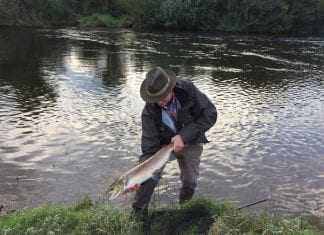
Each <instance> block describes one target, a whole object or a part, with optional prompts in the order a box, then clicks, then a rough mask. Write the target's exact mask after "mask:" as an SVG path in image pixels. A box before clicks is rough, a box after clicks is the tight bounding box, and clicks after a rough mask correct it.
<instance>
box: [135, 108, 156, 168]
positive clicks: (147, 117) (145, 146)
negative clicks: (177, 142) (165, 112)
mask: <svg viewBox="0 0 324 235" xmlns="http://www.w3.org/2000/svg"><path fill="white" fill-rule="evenodd" d="M155 122H156V121H155V116H154V111H153V110H151V109H150V108H149V107H148V105H145V107H144V109H143V111H142V141H141V148H142V155H141V156H140V159H139V161H140V162H142V161H144V160H146V159H147V158H149V157H151V156H152V155H153V154H154V153H156V152H157V151H158V150H159V149H160V148H161V140H160V134H159V130H158V129H157V126H156V124H155Z"/></svg>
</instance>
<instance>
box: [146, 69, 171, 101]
mask: <svg viewBox="0 0 324 235" xmlns="http://www.w3.org/2000/svg"><path fill="white" fill-rule="evenodd" d="M176 83H177V77H176V75H175V73H174V72H172V71H170V70H166V69H165V70H164V69H162V68H160V67H156V68H152V69H151V70H150V71H148V72H147V73H146V78H145V79H144V81H143V82H142V85H141V89H140V93H141V97H142V99H143V100H144V101H145V102H148V103H157V102H158V101H160V100H162V99H164V98H165V97H166V96H167V95H168V94H169V93H170V92H171V91H172V90H173V88H174V86H175V84H176Z"/></svg>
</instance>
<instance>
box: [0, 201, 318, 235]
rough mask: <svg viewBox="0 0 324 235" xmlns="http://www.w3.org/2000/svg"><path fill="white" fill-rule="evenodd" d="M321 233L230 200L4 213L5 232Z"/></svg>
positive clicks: (0, 227)
mask: <svg viewBox="0 0 324 235" xmlns="http://www.w3.org/2000/svg"><path fill="white" fill-rule="evenodd" d="M145 233H148V234H206V233H208V234H294V235H295V234H305V235H306V234H314V235H315V234H320V230H318V229H316V228H314V227H311V226H310V225H307V224H305V223H303V222H302V220H301V219H299V218H295V219H287V218H283V217H281V216H279V215H269V214H263V215H260V216H256V215H249V214H246V213H244V212H242V211H239V210H237V209H235V208H234V207H232V206H231V205H229V204H226V203H221V202H218V201H213V200H210V199H203V198H199V199H195V200H192V201H191V202H189V203H187V204H184V205H182V206H180V205H178V206H174V207H173V208H163V209H154V210H152V211H150V213H149V216H148V217H147V218H146V219H145V220H143V218H142V217H140V216H139V215H133V214H130V213H129V212H127V211H121V210H117V209H113V208H111V207H109V206H105V205H103V204H98V203H93V202H92V201H91V200H90V199H89V198H88V197H86V198H85V199H84V200H83V201H81V202H80V203H79V204H78V205H76V206H75V207H72V208H65V207H53V206H43V207H40V208H35V209H26V210H21V211H17V212H13V213H9V214H7V215H4V216H2V217H0V234H8V235H9V234H15V235H16V234H124V235H126V234H145Z"/></svg>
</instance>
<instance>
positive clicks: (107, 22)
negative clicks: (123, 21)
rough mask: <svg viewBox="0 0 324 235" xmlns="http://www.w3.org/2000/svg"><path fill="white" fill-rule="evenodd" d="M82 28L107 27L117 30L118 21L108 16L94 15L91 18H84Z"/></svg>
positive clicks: (81, 22)
mask: <svg viewBox="0 0 324 235" xmlns="http://www.w3.org/2000/svg"><path fill="white" fill-rule="evenodd" d="M80 24H81V26H88V27H89V26H90V27H94V26H96V27H107V28H116V27H117V26H118V24H119V23H118V20H117V19H115V18H114V17H112V16H111V15H108V14H92V15H91V16H86V17H83V18H82V19H81V21H80Z"/></svg>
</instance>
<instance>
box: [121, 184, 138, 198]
mask: <svg viewBox="0 0 324 235" xmlns="http://www.w3.org/2000/svg"><path fill="white" fill-rule="evenodd" d="M140 187H141V185H139V184H135V185H134V187H131V188H129V189H126V190H125V191H124V192H122V193H121V194H120V196H122V197H124V196H125V195H126V193H130V192H135V191H137V190H138V189H139V188H140Z"/></svg>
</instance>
